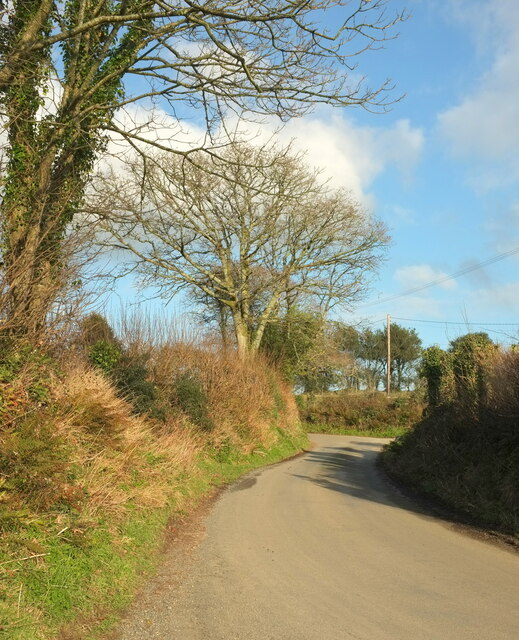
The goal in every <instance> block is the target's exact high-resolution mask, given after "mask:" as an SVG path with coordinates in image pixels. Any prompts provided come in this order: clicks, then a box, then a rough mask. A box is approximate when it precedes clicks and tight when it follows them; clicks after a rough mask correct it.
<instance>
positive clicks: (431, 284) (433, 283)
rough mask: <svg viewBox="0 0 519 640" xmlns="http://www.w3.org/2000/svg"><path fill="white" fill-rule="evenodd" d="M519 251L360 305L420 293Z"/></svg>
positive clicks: (517, 248)
mask: <svg viewBox="0 0 519 640" xmlns="http://www.w3.org/2000/svg"><path fill="white" fill-rule="evenodd" d="M517 253H519V247H516V248H515V249H510V251H505V252H504V253H499V254H497V255H495V256H492V257H491V258H488V259H487V260H483V262H478V263H477V264H474V265H472V266H470V267H465V268H463V269H460V270H459V271H455V272H454V273H451V274H450V275H448V276H443V277H441V278H438V279H436V280H431V282H427V283H426V284H422V285H420V286H418V287H413V288H412V289H407V290H405V291H402V292H401V293H397V294H395V295H394V296H387V297H386V298H381V299H380V300H375V301H373V302H367V303H366V304H363V305H359V308H364V307H372V306H374V305H376V304H383V303H385V302H391V301H392V300H397V299H398V298H403V297H405V296H410V295H412V294H414V293H419V292H420V291H423V290H424V289H428V288H429V287H435V286H436V285H438V284H442V283H443V282H448V281H449V280H454V279H455V278H459V277H460V276H464V275H465V274H467V273H471V272H472V271H476V270H477V269H482V268H483V267H487V266H488V265H490V264H494V263H495V262H499V261H500V260H504V259H505V258H508V257H510V256H513V255H515V254H517Z"/></svg>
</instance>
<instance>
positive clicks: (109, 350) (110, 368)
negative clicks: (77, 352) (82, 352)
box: [88, 340, 122, 376]
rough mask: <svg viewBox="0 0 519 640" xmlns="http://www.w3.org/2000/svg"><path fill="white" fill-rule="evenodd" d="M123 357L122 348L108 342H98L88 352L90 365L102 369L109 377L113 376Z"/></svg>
mask: <svg viewBox="0 0 519 640" xmlns="http://www.w3.org/2000/svg"><path fill="white" fill-rule="evenodd" d="M121 355H122V353H121V349H120V347H119V346H118V345H117V344H115V343H114V342H110V341H108V340H98V341H97V342H95V343H94V344H93V345H92V346H91V347H90V348H89V350H88V359H89V360H90V363H91V364H92V365H93V366H94V367H97V368H98V369H101V371H103V372H104V373H105V374H106V375H107V376H112V375H113V373H114V371H115V369H116V367H117V365H118V363H119V361H120V359H121Z"/></svg>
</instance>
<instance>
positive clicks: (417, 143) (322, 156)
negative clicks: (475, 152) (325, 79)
mask: <svg viewBox="0 0 519 640" xmlns="http://www.w3.org/2000/svg"><path fill="white" fill-rule="evenodd" d="M116 121H117V125H118V127H119V128H121V129H123V130H125V131H130V132H132V133H134V134H135V135H136V136H139V137H141V138H144V139H147V140H150V141H151V142H157V143H159V144H160V145H161V146H163V147H166V148H171V149H182V150H186V149H189V148H194V147H198V146H202V145H207V146H212V145H218V144H221V143H222V142H224V140H225V138H226V136H232V135H233V134H234V133H236V134H238V135H239V136H241V137H244V138H246V139H249V140H251V141H252V142H254V141H256V142H257V143H258V144H260V143H265V142H266V141H268V140H272V141H277V142H279V143H280V144H281V145H288V144H289V143H291V144H292V146H293V148H294V150H295V151H300V152H304V153H305V154H306V160H307V162H308V164H309V165H310V166H312V167H315V168H317V169H321V170H322V172H323V177H324V178H327V179H329V180H330V182H331V183H332V185H333V186H335V187H343V188H345V189H348V190H350V191H351V192H352V193H353V194H354V195H355V197H356V198H357V199H358V200H359V201H360V202H362V203H363V204H364V205H366V206H368V208H371V207H372V206H373V204H374V203H373V198H372V197H371V196H370V195H369V189H370V186H371V184H372V183H373V181H374V180H375V178H376V177H377V176H379V175H380V174H381V173H383V172H384V171H385V170H386V169H387V168H388V167H390V166H395V167H396V168H397V169H398V170H399V171H400V173H401V175H402V178H403V180H404V181H408V180H409V179H410V176H411V174H412V171H413V168H414V166H415V165H416V163H417V162H418V161H419V160H420V157H421V153H422V150H423V146H424V135H423V133H422V131H421V130H420V129H417V128H414V127H413V126H412V125H411V123H410V122H409V121H408V120H399V121H397V122H396V123H394V124H393V125H391V126H389V127H383V126H380V127H366V126H358V125H356V124H355V123H354V121H353V120H351V119H350V118H347V117H345V116H342V115H340V114H338V113H337V112H336V111H335V110H332V109H331V108H330V109H321V110H320V111H319V113H318V114H315V115H311V116H306V117H302V118H294V119H293V120H291V121H289V122H288V123H287V124H285V125H284V126H282V127H280V126H279V121H278V120H276V119H275V118H273V117H272V118H268V117H266V118H263V119H262V120H261V122H250V121H246V120H240V121H236V120H229V121H227V122H226V123H225V126H222V128H221V130H220V132H219V133H217V134H216V136H215V138H213V139H212V140H210V139H209V138H208V136H207V135H206V134H205V132H204V131H203V130H202V129H200V128H197V127H194V126H192V125H188V124H186V123H184V122H182V121H179V120H177V119H175V118H174V117H172V116H170V115H168V114H167V113H166V112H165V111H162V110H161V109H159V108H157V107H155V108H153V109H152V108H151V107H150V108H146V106H142V105H130V106H129V107H126V108H125V109H124V110H119V111H118V112H117V114H116ZM136 144H137V146H139V147H141V148H142V147H143V146H145V144H144V143H142V142H138V141H137V142H136ZM129 151H130V147H129V145H128V142H127V141H126V140H125V139H124V137H123V136H121V135H118V134H113V135H112V136H111V141H110V144H109V147H108V155H111V156H112V159H110V160H109V162H110V163H111V164H112V166H113V164H114V162H115V164H117V158H118V157H121V156H124V154H125V153H127V152H129ZM114 158H115V160H114Z"/></svg>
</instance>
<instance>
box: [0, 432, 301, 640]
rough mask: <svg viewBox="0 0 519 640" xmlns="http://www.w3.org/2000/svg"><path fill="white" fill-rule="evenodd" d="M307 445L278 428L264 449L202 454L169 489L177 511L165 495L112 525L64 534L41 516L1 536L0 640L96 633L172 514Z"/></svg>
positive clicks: (129, 590) (129, 593)
mask: <svg viewBox="0 0 519 640" xmlns="http://www.w3.org/2000/svg"><path fill="white" fill-rule="evenodd" d="M307 443H308V440H307V437H306V435H305V434H299V435H297V436H289V435H287V434H286V433H283V432H281V431H280V432H279V437H278V442H277V444H276V445H275V446H274V447H272V448H270V449H263V448H259V449H256V450H255V451H253V452H252V453H251V454H248V455H242V454H239V453H238V452H237V451H234V450H231V449H229V450H228V451H223V452H222V451H220V452H208V453H206V454H205V455H204V456H203V457H201V459H200V460H199V463H198V466H197V469H196V470H195V472H194V473H193V474H189V475H187V474H186V476H185V477H184V478H182V479H181V480H179V479H178V478H177V480H176V482H175V484H174V486H173V487H172V488H173V489H174V491H176V492H177V495H180V496H182V500H180V503H181V504H182V507H181V509H179V506H178V505H179V501H178V500H171V502H170V504H168V506H167V507H166V508H163V509H131V508H130V509H128V512H127V515H126V518H125V520H124V522H122V523H121V524H119V525H117V527H116V528H115V529H114V525H113V524H112V523H111V522H110V521H109V519H108V518H107V519H106V520H105V521H103V520H100V521H98V522H96V523H95V526H89V528H88V530H83V529H82V528H81V522H78V524H77V529H75V530H72V531H70V530H67V531H64V532H60V531H58V530H57V528H56V524H55V523H51V522H43V521H40V522H35V523H33V525H31V527H30V528H28V529H26V530H25V531H24V535H23V540H21V539H18V538H16V537H14V536H12V537H10V538H9V537H8V536H7V537H6V538H5V539H4V540H3V541H2V544H1V545H0V579H1V587H0V638H2V639H3V638H5V639H6V640H7V639H8V640H50V639H52V638H57V637H59V638H61V639H63V640H76V639H77V640H79V639H81V640H98V639H99V638H101V637H103V635H104V634H105V633H106V632H107V631H108V630H110V629H112V628H113V627H114V625H115V624H116V623H117V621H118V619H119V616H120V615H121V612H122V611H124V609H125V607H127V606H128V605H129V604H130V602H131V600H132V598H133V596H134V594H135V592H136V590H137V588H138V587H139V585H141V584H142V583H143V581H144V580H145V579H146V578H147V577H149V576H150V575H152V573H153V571H154V569H155V568H156V566H157V564H158V563H159V561H160V549H161V544H162V542H163V535H164V531H165V528H166V525H167V523H168V521H169V520H170V519H171V518H174V517H175V516H181V515H185V514H186V512H189V511H190V510H192V509H194V508H195V507H196V506H197V505H198V504H199V503H200V501H201V500H202V499H203V497H204V496H206V495H207V494H208V493H209V492H210V491H211V490H212V488H213V487H215V486H222V485H226V484H228V483H230V482H233V481H234V480H236V479H237V478H239V477H240V476H242V475H243V474H245V473H247V472H249V471H252V470H253V469H257V468H259V467H262V466H265V465H269V464H273V463H275V462H279V461H281V460H283V459H285V458H288V457H290V456H292V455H294V454H296V453H297V452H299V451H300V450H301V449H302V448H303V447H305V446H306V445H307ZM58 534H59V535H58ZM40 554H41V555H40ZM31 556H32V557H31ZM36 556H37V557H36ZM23 558H27V559H23ZM60 631H61V635H58V634H60Z"/></svg>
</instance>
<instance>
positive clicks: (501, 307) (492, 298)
mask: <svg viewBox="0 0 519 640" xmlns="http://www.w3.org/2000/svg"><path fill="white" fill-rule="evenodd" d="M472 301H473V304H474V306H477V307H478V308H479V309H481V311H482V313H485V312H486V313H487V314H488V313H489V312H492V311H496V310H497V311H505V310H506V311H507V312H513V313H514V314H515V315H517V314H519V282H508V283H505V284H501V285H497V286H496V285H493V286H492V287H488V288H487V287H485V288H481V289H478V290H477V291H475V292H474V293H473V294H472Z"/></svg>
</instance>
